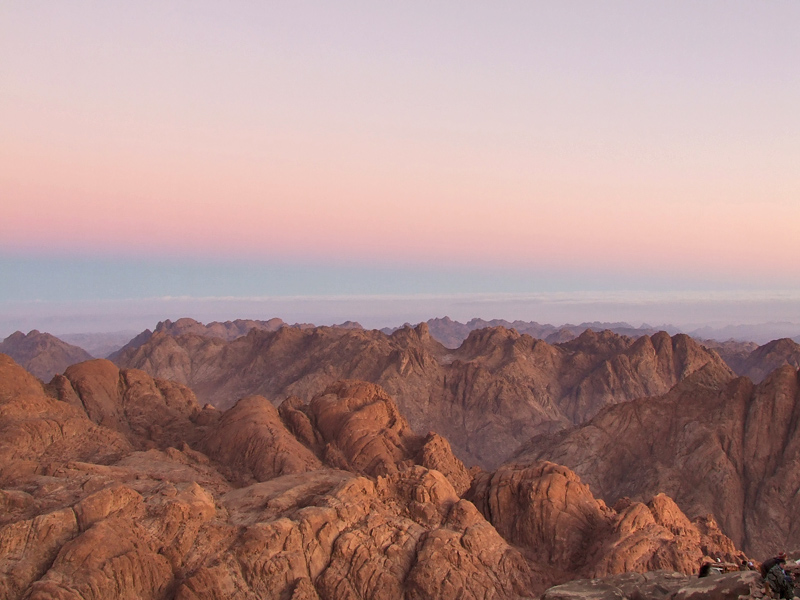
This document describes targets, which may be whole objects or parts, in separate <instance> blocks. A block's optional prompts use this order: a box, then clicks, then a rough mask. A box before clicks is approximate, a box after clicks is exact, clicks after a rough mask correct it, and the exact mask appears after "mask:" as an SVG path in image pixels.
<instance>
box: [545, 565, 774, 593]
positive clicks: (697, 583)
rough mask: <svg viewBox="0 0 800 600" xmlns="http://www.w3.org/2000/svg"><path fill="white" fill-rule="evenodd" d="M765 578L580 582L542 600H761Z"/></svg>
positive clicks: (648, 576) (669, 576) (646, 576)
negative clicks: (763, 579)
mask: <svg viewBox="0 0 800 600" xmlns="http://www.w3.org/2000/svg"><path fill="white" fill-rule="evenodd" d="M763 597H764V594H763V584H762V580H761V576H760V575H759V574H758V573H755V572H753V571H745V572H740V573H725V574H722V575H715V576H713V577H704V578H697V577H688V576H686V575H682V574H680V573H673V572H670V571H654V572H651V573H643V574H640V573H625V574H622V575H614V576H612V577H605V578H602V579H588V580H587V579H579V580H576V581H571V582H569V583H565V584H562V585H558V586H555V587H552V588H550V589H549V590H547V591H546V592H545V593H544V594H543V595H542V597H541V600H645V599H647V600H760V599H761V598H763Z"/></svg>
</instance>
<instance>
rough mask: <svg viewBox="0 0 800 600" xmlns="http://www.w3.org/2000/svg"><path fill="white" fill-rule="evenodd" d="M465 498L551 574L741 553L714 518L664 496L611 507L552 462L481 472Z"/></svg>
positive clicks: (683, 565)
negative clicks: (693, 514) (694, 517)
mask: <svg viewBox="0 0 800 600" xmlns="http://www.w3.org/2000/svg"><path fill="white" fill-rule="evenodd" d="M466 497H467V498H469V499H471V500H472V501H473V502H474V503H475V505H476V506H477V507H478V510H480V511H481V512H482V513H483V514H484V516H485V517H486V518H487V519H488V520H489V521H490V522H491V523H492V524H493V525H494V526H495V528H496V529H497V531H498V532H500V534H501V535H502V536H503V537H504V538H505V539H507V540H508V541H510V542H512V543H513V544H515V545H517V546H520V547H522V548H524V549H525V550H526V554H527V556H529V557H530V558H531V559H532V560H533V561H534V562H535V563H536V564H540V565H541V564H546V565H548V566H549V568H550V570H551V573H552V574H553V577H554V578H555V579H556V580H561V581H567V580H569V579H572V578H575V577H593V578H594V577H604V576H606V575H609V574H613V573H623V572H629V571H634V572H645V571H655V570H664V569H668V570H670V571H680V572H683V573H693V572H695V571H696V570H697V567H698V566H699V565H700V564H701V563H702V561H703V560H704V559H705V557H707V556H713V557H714V558H721V559H722V560H723V561H726V562H734V561H735V562H736V564H739V561H740V559H741V555H740V553H739V552H738V551H737V550H736V548H735V547H734V545H733V542H731V541H730V540H729V539H728V538H727V537H725V536H724V535H723V534H722V532H720V531H719V529H718V528H717V527H716V524H715V523H714V522H713V521H709V520H708V519H702V520H701V521H700V522H699V523H692V522H690V521H689V519H687V518H686V516H685V515H684V514H683V513H682V512H681V510H680V509H679V508H678V507H677V505H676V504H675V503H674V502H673V501H672V500H671V499H670V498H669V497H667V496H665V495H664V494H659V495H657V496H655V497H654V498H652V499H651V500H650V501H649V502H648V503H647V504H643V503H640V502H630V501H624V502H619V503H618V504H617V505H616V506H615V507H614V508H613V509H611V508H608V507H607V506H606V505H605V503H604V502H603V501H602V500H596V499H595V498H594V496H592V494H591V492H590V491H589V487H588V486H586V485H584V484H582V483H581V481H580V479H579V478H578V476H577V475H575V473H573V472H572V471H570V470H569V469H567V468H566V467H562V466H559V465H555V464H553V463H548V462H542V463H536V464H534V465H530V466H522V465H504V466H503V467H501V468H500V469H498V470H497V471H496V472H494V473H491V474H490V473H482V474H480V475H479V476H478V477H477V478H476V479H475V481H474V482H473V486H472V488H471V489H470V491H469V493H468V494H467V496H466Z"/></svg>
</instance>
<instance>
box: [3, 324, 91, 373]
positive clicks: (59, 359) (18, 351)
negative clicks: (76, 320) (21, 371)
mask: <svg viewBox="0 0 800 600" xmlns="http://www.w3.org/2000/svg"><path fill="white" fill-rule="evenodd" d="M0 352H1V353H3V354H7V355H9V356H10V357H11V358H13V359H14V360H15V361H17V362H18V363H19V364H20V365H22V366H23V367H25V368H26V369H27V370H28V371H29V372H31V373H33V374H34V375H36V377H38V378H40V379H41V380H42V381H50V378H51V377H53V375H55V374H57V373H63V372H64V369H66V368H67V367H68V366H70V365H73V364H75V363H79V362H82V361H84V360H89V359H91V358H92V357H91V356H90V355H89V353H88V352H86V351H85V350H84V349H82V348H79V347H78V346H73V345H71V344H67V343H66V342H64V341H62V340H60V339H58V338H57V337H55V336H52V335H50V334H49V333H41V332H39V331H37V330H35V329H34V330H32V331H30V332H28V334H27V335H26V334H24V333H22V332H21V331H17V332H15V333H12V334H11V335H10V336H8V337H7V338H6V339H4V340H3V341H2V342H0Z"/></svg>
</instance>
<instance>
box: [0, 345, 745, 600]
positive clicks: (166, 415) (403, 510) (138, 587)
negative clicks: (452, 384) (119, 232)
mask: <svg viewBox="0 0 800 600" xmlns="http://www.w3.org/2000/svg"><path fill="white" fill-rule="evenodd" d="M48 394H49V395H48ZM156 425H158V427H155V426H156ZM0 432H2V436H0V506H2V507H3V510H2V512H0V596H1V597H3V598H8V599H9V600H18V599H20V598H26V599H27V598H33V599H37V600H39V599H44V598H63V599H75V600H87V599H92V600H94V599H97V600H99V599H104V598H131V599H133V598H145V599H154V600H155V599H159V600H161V599H171V598H177V599H182V600H187V599H192V600H206V599H219V600H222V599H228V598H234V599H242V600H245V599H246V600H251V599H255V598H309V599H322V600H329V599H330V600H333V599H339V598H370V599H375V600H380V599H390V598H391V599H394V598H419V599H422V598H442V599H453V600H455V599H460V598H476V599H477V598H481V599H485V598H496V599H506V598H507V599H522V598H530V597H532V596H534V595H536V594H538V593H541V592H543V591H544V590H545V589H546V588H548V587H549V586H551V585H552V584H553V583H556V582H558V581H562V580H563V579H564V578H565V577H569V576H570V570H569V569H567V568H565V567H564V566H563V565H561V564H559V563H560V562H563V561H565V560H566V561H572V562H573V563H575V564H581V565H583V566H582V569H583V570H584V571H586V572H589V571H591V572H593V573H601V572H602V573H613V572H616V571H617V570H620V569H628V568H635V569H644V568H647V567H649V566H651V565H657V566H664V565H667V564H669V565H678V564H680V563H679V561H677V560H676V559H675V556H674V555H673V554H670V553H669V552H667V551H666V550H664V549H669V548H672V547H678V548H679V549H680V551H681V552H683V553H685V554H686V555H687V556H688V557H690V559H694V558H695V557H697V556H702V555H703V553H704V549H708V548H710V547H711V544H712V543H719V539H722V537H724V536H722V535H721V534H719V535H718V536H717V538H714V540H711V541H709V540H710V538H711V537H713V536H710V535H709V534H708V531H709V530H710V526H709V525H708V524H706V525H705V527H706V532H705V533H704V532H695V530H694V529H693V527H694V525H693V524H692V523H689V522H688V520H687V519H686V518H685V517H683V515H682V513H681V512H680V511H679V510H678V509H677V507H675V505H674V503H672V502H671V501H670V500H669V499H667V498H664V497H657V498H656V499H654V500H653V501H652V502H651V503H650V504H649V505H647V506H645V505H635V504H630V505H629V506H627V507H625V508H621V509H620V511H621V512H618V511H617V510H615V509H609V508H608V507H606V506H605V504H604V503H603V502H602V501H598V500H596V499H595V498H594V497H592V495H591V493H590V492H589V490H588V488H587V487H586V486H585V485H583V484H581V483H580V481H579V480H578V478H577V476H576V475H575V474H574V473H572V472H571V471H569V470H568V469H566V468H564V467H558V466H556V465H547V464H543V465H540V466H536V467H530V466H523V467H514V466H506V467H503V468H502V469H501V470H498V471H497V472H496V473H493V474H488V473H480V472H477V471H475V470H473V471H467V469H466V468H465V467H464V465H463V464H462V463H461V462H460V461H459V460H458V459H457V458H456V457H455V456H454V455H453V453H452V451H451V450H450V447H449V444H448V443H447V440H446V439H445V438H443V437H441V436H440V435H438V434H429V435H427V436H422V435H417V434H416V433H415V432H414V431H413V430H412V428H411V427H410V426H409V424H408V422H407V421H406V420H405V418H404V417H403V415H402V413H401V411H400V410H399V409H398V407H397V405H396V404H395V402H394V400H393V399H392V398H391V396H390V395H389V394H387V392H386V391H385V390H383V389H382V388H380V387H378V386H376V385H374V384H371V383H366V382H361V381H352V380H346V381H340V382H335V383H333V384H331V385H329V386H328V387H327V388H325V389H324V390H322V391H321V392H320V393H319V394H317V395H315V396H313V397H311V398H310V399H309V400H308V402H305V401H303V400H302V399H301V398H300V397H294V398H289V399H287V400H286V401H285V402H284V403H283V404H282V405H281V406H280V407H279V408H278V409H276V408H275V407H274V406H273V405H272V404H271V403H270V402H268V401H267V400H266V399H264V398H261V397H257V396H248V397H245V398H243V399H242V400H240V401H239V402H238V403H236V404H235V405H234V406H233V407H232V408H230V409H229V410H228V411H225V412H222V413H221V414H220V413H219V411H217V410H216V409H213V408H210V407H206V408H204V409H201V408H199V406H198V405H197V403H196V402H195V400H194V396H193V395H192V394H191V392H190V391H189V390H188V389H186V388H183V387H182V386H180V385H179V384H176V383H170V382H165V381H159V380H157V379H152V378H150V377H149V376H148V375H146V374H145V373H143V372H142V371H137V370H134V369H121V370H120V369H118V368H117V367H115V366H114V365H112V364H111V363H109V362H107V361H89V362H86V363H81V364H79V365H74V366H73V367H71V368H69V369H67V371H66V372H65V374H64V376H63V377H62V378H61V379H58V380H56V381H54V382H53V384H52V385H50V386H47V387H44V386H42V384H41V383H40V382H39V381H37V380H36V379H35V378H33V377H32V376H30V375H29V374H27V373H26V372H25V371H23V370H22V369H21V368H20V367H19V366H17V365H15V364H14V363H13V362H12V361H10V359H7V358H6V357H0ZM503 469H504V470H503ZM473 480H474V482H473ZM471 484H472V485H471ZM470 485H471V489H470V491H469V492H465V490H467V488H470ZM470 497H472V498H473V499H474V500H475V502H476V503H477V504H478V506H476V504H474V503H473V502H472V501H470V500H469V498H470ZM487 507H493V508H491V509H487ZM498 507H502V508H498ZM637 507H638V508H637ZM479 508H480V509H479ZM498 510H499V511H500V513H502V514H500V513H498ZM485 515H488V516H489V518H488V519H487V517H486V516H485ZM648 515H649V516H648ZM531 528H533V529H531ZM637 535H638V536H639V537H636V536H637ZM678 537H680V538H682V540H683V541H682V542H678V541H676V539H675V538H678ZM632 539H633V540H635V543H630V544H627V545H626V543H627V541H628V540H632ZM715 540H716V541H715ZM642 546H645V547H646V548H647V549H648V550H647V551H646V552H643V551H641V547H642ZM734 551H735V549H734ZM587 552H588V554H587ZM648 557H649V558H648ZM670 561H672V562H670ZM574 575H575V573H572V576H574Z"/></svg>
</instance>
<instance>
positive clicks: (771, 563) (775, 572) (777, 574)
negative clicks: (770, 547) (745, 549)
mask: <svg viewBox="0 0 800 600" xmlns="http://www.w3.org/2000/svg"><path fill="white" fill-rule="evenodd" d="M785 564H786V553H785V552H781V553H780V554H778V556H774V557H772V558H768V559H767V560H765V561H764V562H763V563H762V564H761V575H762V577H764V581H765V582H766V583H767V585H769V588H770V589H771V590H772V591H773V592H775V593H776V594H779V595H780V597H781V598H785V599H788V600H791V599H792V598H793V597H794V581H792V578H791V577H790V576H789V575H788V574H787V573H786V571H784V570H783V565H785Z"/></svg>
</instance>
